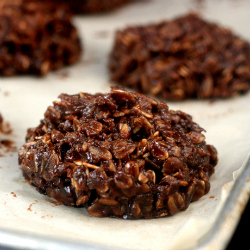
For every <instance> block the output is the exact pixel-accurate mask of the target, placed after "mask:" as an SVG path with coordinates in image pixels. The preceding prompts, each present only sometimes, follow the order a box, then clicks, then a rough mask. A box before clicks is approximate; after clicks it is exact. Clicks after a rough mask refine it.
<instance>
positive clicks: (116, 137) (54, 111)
mask: <svg viewBox="0 0 250 250" xmlns="http://www.w3.org/2000/svg"><path fill="white" fill-rule="evenodd" d="M59 98H60V99H61V101H55V102H54V105H53V106H50V107H48V109H47V111H46V112H45V116H44V119H43V120H42V121H41V123H40V125H39V126H38V127H36V128H33V129H28V133H27V137H26V143H25V144H24V145H23V146H22V147H21V149H20V150H19V164H20V165H21V168H22V171H23V175H24V177H25V178H26V179H27V180H28V181H29V182H30V183H31V184H33V185H35V186H36V187H37V188H38V190H39V191H40V192H42V193H44V194H47V195H48V196H50V197H53V198H55V199H56V200H58V201H60V202H63V203H64V204H65V205H72V206H85V207H86V209H87V211H88V213H89V214H90V215H92V216H97V217H121V218H124V219H139V218H154V217H163V216H167V215H173V214H175V213H177V212H179V211H180V210H185V209H186V208H187V207H188V206H189V204H190V202H191V201H195V200H197V199H199V198H200V197H201V196H203V195H205V194H207V193H208V191H209V189H210V183H209V178H210V176H211V175H212V174H213V173H214V167H215V165H216V164H217V151H216V149H215V148H214V147H213V146H211V145H207V144H206V142H205V136H204V135H203V134H202V132H203V131H204V130H203V129H202V128H200V127H199V125H197V124H196V123H194V122H193V121H192V118H191V116H189V115H188V114H186V113H183V112H181V111H173V110H169V108H168V106H167V104H166V103H164V102H159V103H158V102H157V101H155V100H153V99H151V98H149V97H146V96H145V95H142V94H137V93H130V92H127V91H125V90H124V89H121V88H112V91H111V93H109V94H96V95H91V94H86V93H79V94H76V95H67V94H61V95H60V96H59Z"/></svg>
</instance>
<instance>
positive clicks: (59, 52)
mask: <svg viewBox="0 0 250 250" xmlns="http://www.w3.org/2000/svg"><path fill="white" fill-rule="evenodd" d="M80 56H81V43H80V40H79V37H78V34H77V31H76V29H75V27H74V26H73V25H72V24H71V15H70V14H69V13H68V12H67V11H66V10H65V9H64V8H63V7H59V8H58V7H56V6H54V5H51V4H40V3H25V2H23V1H16V2H15V1H10V2H7V1H6V2H5V1H4V2H3V3H1V4H0V75H6V76H9V75H16V74H35V75H44V74H46V73H47V72H49V71H51V70H56V69H59V68H62V67H63V66H65V65H68V64H73V63H75V62H77V61H78V60H79V59H80Z"/></svg>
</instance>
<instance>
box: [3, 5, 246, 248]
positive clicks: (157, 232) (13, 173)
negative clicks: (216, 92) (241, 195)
mask: <svg viewBox="0 0 250 250" xmlns="http://www.w3.org/2000/svg"><path fill="white" fill-rule="evenodd" d="M249 10H250V1H248V0H238V1H233V0H228V1H226V0H224V1H223V0H216V1H201V0H200V1H198V0H197V1H188V0H183V1H181V0H180V1H176V0H172V1H171V0H152V1H150V0H144V1H142V0H141V1H137V2H136V3H134V4H131V5H128V6H126V7H124V8H122V9H120V10H117V11H115V12H113V13H109V14H104V15H97V16H78V17H76V18H75V25H76V26H77V27H78V29H79V32H80V35H81V37H82V39H83V44H84V50H85V52H84V55H83V58H82V60H81V62H80V63H78V64H76V65H74V66H71V67H68V68H66V69H63V70H60V71H56V72H53V73H50V74H49V75H47V76H46V77H44V78H36V77H27V76H25V77H20V76H18V77H8V78H4V77H1V78H0V100H1V101H0V113H2V115H3V117H4V119H5V120H6V121H8V122H10V124H11V126H12V129H13V134H12V135H11V136H10V137H8V138H9V139H11V140H13V141H14V142H15V145H16V147H17V148H20V146H21V145H22V144H23V143H24V138H25V135H26V129H27V128H28V127H35V126H37V125H38V123H39V120H40V119H42V118H43V114H44V112H45V110H46V108H47V107H48V106H49V105H51V104H52V102H53V101H54V100H56V99H57V96H58V95H59V94H60V93H68V94H75V93H79V92H90V93H95V92H109V90H110V83H109V77H108V71H107V59H108V54H109V52H110V50H111V47H112V41H113V36H114V31H115V30H116V29H117V28H123V27H125V26H126V25H129V24H139V23H140V24H147V23H149V22H152V21H160V20H162V19H170V18H173V17H175V16H178V15H180V14H184V13H187V12H189V11H199V12H200V13H201V14H202V15H203V16H204V17H205V18H206V19H208V20H212V21H216V22H218V23H220V24H222V25H224V26H227V27H229V28H231V29H233V30H234V31H235V32H236V33H237V34H239V35H240V36H242V37H244V38H245V39H247V40H250V30H249V25H248V24H249V21H250V17H249ZM249 103H250V93H249V94H247V95H244V96H239V97H236V98H233V99H228V100H216V101H195V100H193V101H185V102H177V103H174V102H169V103H168V104H169V107H170V108H171V109H174V110H177V109H179V110H182V111H184V112H187V113H189V114H190V115H192V116H193V120H194V121H195V122H197V123H198V124H199V125H200V126H202V127H203V128H205V129H206V131H207V132H206V134H205V135H206V141H207V143H209V144H212V145H214V146H215V147H216V148H217V150H218V153H219V164H218V165H217V167H216V171H215V174H214V175H213V176H212V178H211V190H210V192H209V193H208V194H207V195H205V196H203V197H202V198H201V199H199V200H198V201H196V202H193V203H191V205H190V206H189V208H188V209H187V210H186V211H183V212H180V213H178V214H176V215H174V216H172V217H166V218H160V219H151V220H135V221H131V220H120V219H110V218H102V219H100V218H95V217H90V216H89V215H88V214H87V213H86V211H85V210H84V209H83V208H78V209H77V208H72V207H67V206H63V205H59V204H58V203H57V202H54V201H53V200H52V199H50V198H48V197H47V196H44V195H41V194H39V193H38V192H37V191H36V190H35V188H34V187H32V186H30V185H29V184H28V183H26V182H25V181H24V179H23V177H22V174H21V171H20V167H19V166H18V162H17V152H15V153H9V154H6V155H4V156H3V157H0V177H1V178H0V229H3V230H5V229H6V230H14V231H15V232H27V233H33V234H34V235H45V236H50V237H55V238H57V239H64V240H65V239H66V240H67V239H69V240H75V241H80V242H87V243H90V244H92V243H93V244H95V243H97V244H99V245H103V246H105V247H113V248H116V249H117V248H118V247H121V248H125V249H179V247H180V246H182V247H183V248H186V247H190V246H195V244H196V242H197V241H198V240H199V238H200V237H201V236H202V235H203V234H205V233H206V232H207V231H208V230H209V229H210V228H211V226H212V224H213V223H214V221H215V220H216V214H217V213H218V212H216V210H218V209H219V207H220V203H221V202H222V201H221V193H222V189H223V188H222V187H223V184H225V183H228V182H231V181H233V172H234V171H235V170H237V169H239V168H240V167H241V165H242V163H243V161H244V160H245V159H246V158H247V156H248V154H249V152H250V143H249V142H250V104H249ZM0 136H2V135H0ZM226 193H228V194H229V195H230V189H228V190H227V191H226ZM194 225H195V226H194ZM184 229H185V230H184ZM186 229H188V230H186ZM197 230H198V233H196V232H197ZM183 232H184V233H183ZM0 243H1V238H0ZM16 244H17V245H18V242H17V243H16Z"/></svg>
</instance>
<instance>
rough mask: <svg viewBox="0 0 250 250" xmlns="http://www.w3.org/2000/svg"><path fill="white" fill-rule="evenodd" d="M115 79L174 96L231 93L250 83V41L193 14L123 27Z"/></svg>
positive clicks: (249, 86)
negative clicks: (170, 19)
mask: <svg viewBox="0 0 250 250" xmlns="http://www.w3.org/2000/svg"><path fill="white" fill-rule="evenodd" d="M109 67H110V72H111V80H112V81H115V82H118V83H121V84H122V85H125V86H128V87H131V88H134V89H136V90H139V91H141V92H144V93H148V94H151V95H155V96H159V97H162V98H165V99H168V100H181V99H187V98H199V99H205V98H218V97H220V98H227V97H232V96H236V95H239V94H243V93H245V92H247V91H248V90H249V89H250V45H249V43H247V42H245V41H244V40H242V39H240V38H239V37H237V36H236V35H234V34H233V33H232V32H231V31H230V30H229V29H225V28H222V27H220V26H218V25H216V24H214V23H209V22H206V21H204V20H202V19H201V18H199V17H198V16H196V15H193V14H189V15H186V16H184V17H181V18H177V19H175V20H173V21H165V22H161V23H158V24H155V25H148V26H138V27H128V28H126V29H124V30H121V31H117V33H116V38H115V42H114V47H113V50H112V53H111V56H110V64H109Z"/></svg>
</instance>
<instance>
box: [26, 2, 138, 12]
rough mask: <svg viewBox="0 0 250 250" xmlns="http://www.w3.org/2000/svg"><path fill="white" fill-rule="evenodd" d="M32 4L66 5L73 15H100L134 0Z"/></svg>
mask: <svg viewBox="0 0 250 250" xmlns="http://www.w3.org/2000/svg"><path fill="white" fill-rule="evenodd" d="M28 1H30V2H48V3H54V4H56V5H57V6H58V5H60V4H66V5H67V6H68V8H69V9H70V10H71V11H72V12H73V13H80V14H81V13H84V14H92V13H100V12H107V11H111V10H114V9H116V8H118V7H120V6H122V5H124V4H126V3H128V2H131V1H133V0H74V1H72V0H28Z"/></svg>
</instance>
